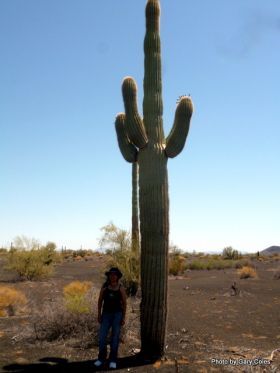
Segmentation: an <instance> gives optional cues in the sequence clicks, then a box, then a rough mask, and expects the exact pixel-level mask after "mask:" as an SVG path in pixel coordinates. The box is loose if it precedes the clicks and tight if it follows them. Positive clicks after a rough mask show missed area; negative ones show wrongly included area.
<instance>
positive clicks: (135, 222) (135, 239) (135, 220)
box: [131, 162, 140, 253]
mask: <svg viewBox="0 0 280 373" xmlns="http://www.w3.org/2000/svg"><path fill="white" fill-rule="evenodd" d="M138 202H139V198H138V163H137V162H133V163H132V229H131V238H132V240H131V241H132V247H131V249H132V250H133V251H134V252H137V253H138V252H139V241H140V240H139V236H140V235H139V208H138Z"/></svg>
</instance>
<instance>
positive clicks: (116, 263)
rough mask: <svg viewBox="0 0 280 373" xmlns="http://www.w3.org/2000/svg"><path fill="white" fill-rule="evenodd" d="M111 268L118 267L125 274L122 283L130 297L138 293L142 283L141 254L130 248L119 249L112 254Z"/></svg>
mask: <svg viewBox="0 0 280 373" xmlns="http://www.w3.org/2000/svg"><path fill="white" fill-rule="evenodd" d="M110 257H111V259H110V260H109V263H108V264H109V266H112V267H118V268H119V269H120V271H121V272H122V273H123V277H122V279H121V282H122V284H123V286H124V287H125V289H126V293H127V295H128V296H134V295H135V294H136V293H137V290H138V287H139V283H140V279H139V278H140V257H139V252H135V251H132V250H131V249H130V248H127V249H122V250H120V249H118V250H114V251H112V252H111V255H110Z"/></svg>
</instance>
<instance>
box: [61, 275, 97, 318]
mask: <svg viewBox="0 0 280 373" xmlns="http://www.w3.org/2000/svg"><path fill="white" fill-rule="evenodd" d="M91 288H92V283H91V282H89V281H73V282H71V283H70V284H68V285H66V286H65V287H64V288H63V295H64V302H65V306H66V309H67V310H68V311H70V312H74V313H78V314H79V313H90V311H91V302H90V299H88V297H87V294H88V293H89V290H90V289H91Z"/></svg>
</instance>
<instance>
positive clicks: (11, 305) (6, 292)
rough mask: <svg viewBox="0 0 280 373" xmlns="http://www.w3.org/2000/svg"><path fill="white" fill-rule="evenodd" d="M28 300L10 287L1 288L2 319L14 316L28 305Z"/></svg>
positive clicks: (0, 312)
mask: <svg viewBox="0 0 280 373" xmlns="http://www.w3.org/2000/svg"><path fill="white" fill-rule="evenodd" d="M26 303H27V299H26V297H25V295H24V294H23V293H22V292H21V291H19V290H15V289H13V288H11V287H8V286H0V317H3V316H13V315H15V313H16V312H17V311H18V309H20V307H22V306H24V305H26Z"/></svg>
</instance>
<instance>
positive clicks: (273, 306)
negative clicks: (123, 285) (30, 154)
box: [0, 255, 280, 373]
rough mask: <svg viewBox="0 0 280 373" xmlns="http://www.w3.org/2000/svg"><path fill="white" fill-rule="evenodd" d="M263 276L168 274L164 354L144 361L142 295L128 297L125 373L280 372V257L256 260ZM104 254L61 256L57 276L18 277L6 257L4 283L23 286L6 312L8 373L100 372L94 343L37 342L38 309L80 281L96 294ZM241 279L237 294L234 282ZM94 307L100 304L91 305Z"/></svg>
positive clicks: (1, 335)
mask: <svg viewBox="0 0 280 373" xmlns="http://www.w3.org/2000/svg"><path fill="white" fill-rule="evenodd" d="M254 266H255V270H256V272H257V277H255V278H246V279H240V276H239V275H238V272H237V270H236V269H235V268H230V269H225V270H223V269H222V270H188V271H185V272H184V273H183V274H182V275H180V276H170V278H169V313H168V315H169V316H168V325H167V334H166V335H167V338H166V354H165V357H164V358H163V359H162V360H159V361H153V362H151V361H142V360H140V359H139V357H138V354H137V352H138V351H139V348H140V341H139V303H140V296H136V297H132V298H129V310H130V311H129V317H128V321H127V325H126V334H125V336H124V341H123V343H121V345H120V351H119V357H120V359H119V365H118V369H117V371H119V372H142V373H143V372H164V373H165V372H175V373H176V372H280V279H279V277H280V276H277V274H279V270H280V262H279V261H276V260H267V261H257V260H256V261H255V262H254ZM104 268H106V258H104V257H103V256H102V255H100V256H93V257H92V258H90V259H88V260H84V259H81V260H79V261H63V262H62V263H59V264H57V265H56V266H55V271H54V273H53V275H52V276H51V277H49V278H48V279H45V280H41V281H15V280H14V277H13V274H12V273H10V272H8V271H7V270H5V269H4V265H3V263H2V262H0V285H1V286H10V287H12V288H15V289H17V290H20V291H22V292H23V293H24V294H25V296H26V298H27V299H28V304H27V306H26V308H25V310H24V311H23V312H21V313H19V314H15V315H13V316H8V315H6V316H3V317H0V370H1V371H2V372H14V373H16V372H18V373H19V372H50V373H54V372H74V371H75V372H81V373H82V372H83V373H87V372H94V371H106V369H107V368H106V366H105V367H103V368H102V369H100V368H99V369H97V368H95V367H94V365H93V363H94V360H95V359H96V357H97V352H98V347H97V345H96V343H88V344H85V343H82V342H81V341H79V340H73V339H70V340H68V339H57V340H54V341H51V342H48V341H42V340H38V339H37V338H36V333H35V331H34V326H33V325H32V324H34V321H32V320H34V319H33V314H34V312H35V311H36V312H37V313H38V312H42V313H43V312H44V310H45V309H46V308H47V307H48V305H50V304H52V303H53V304H54V303H55V301H56V300H57V299H59V298H61V297H62V294H63V287H64V286H65V285H67V284H68V283H70V282H71V281H74V280H79V281H91V282H92V284H93V287H94V288H95V290H96V292H98V290H99V288H100V286H101V284H102V282H103V281H104V274H103V272H104ZM234 282H235V284H236V285H235V286H236V288H237V292H234V291H233V289H232V285H233V284H234ZM92 312H93V313H94V312H96V309H94V308H93V311H92Z"/></svg>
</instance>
